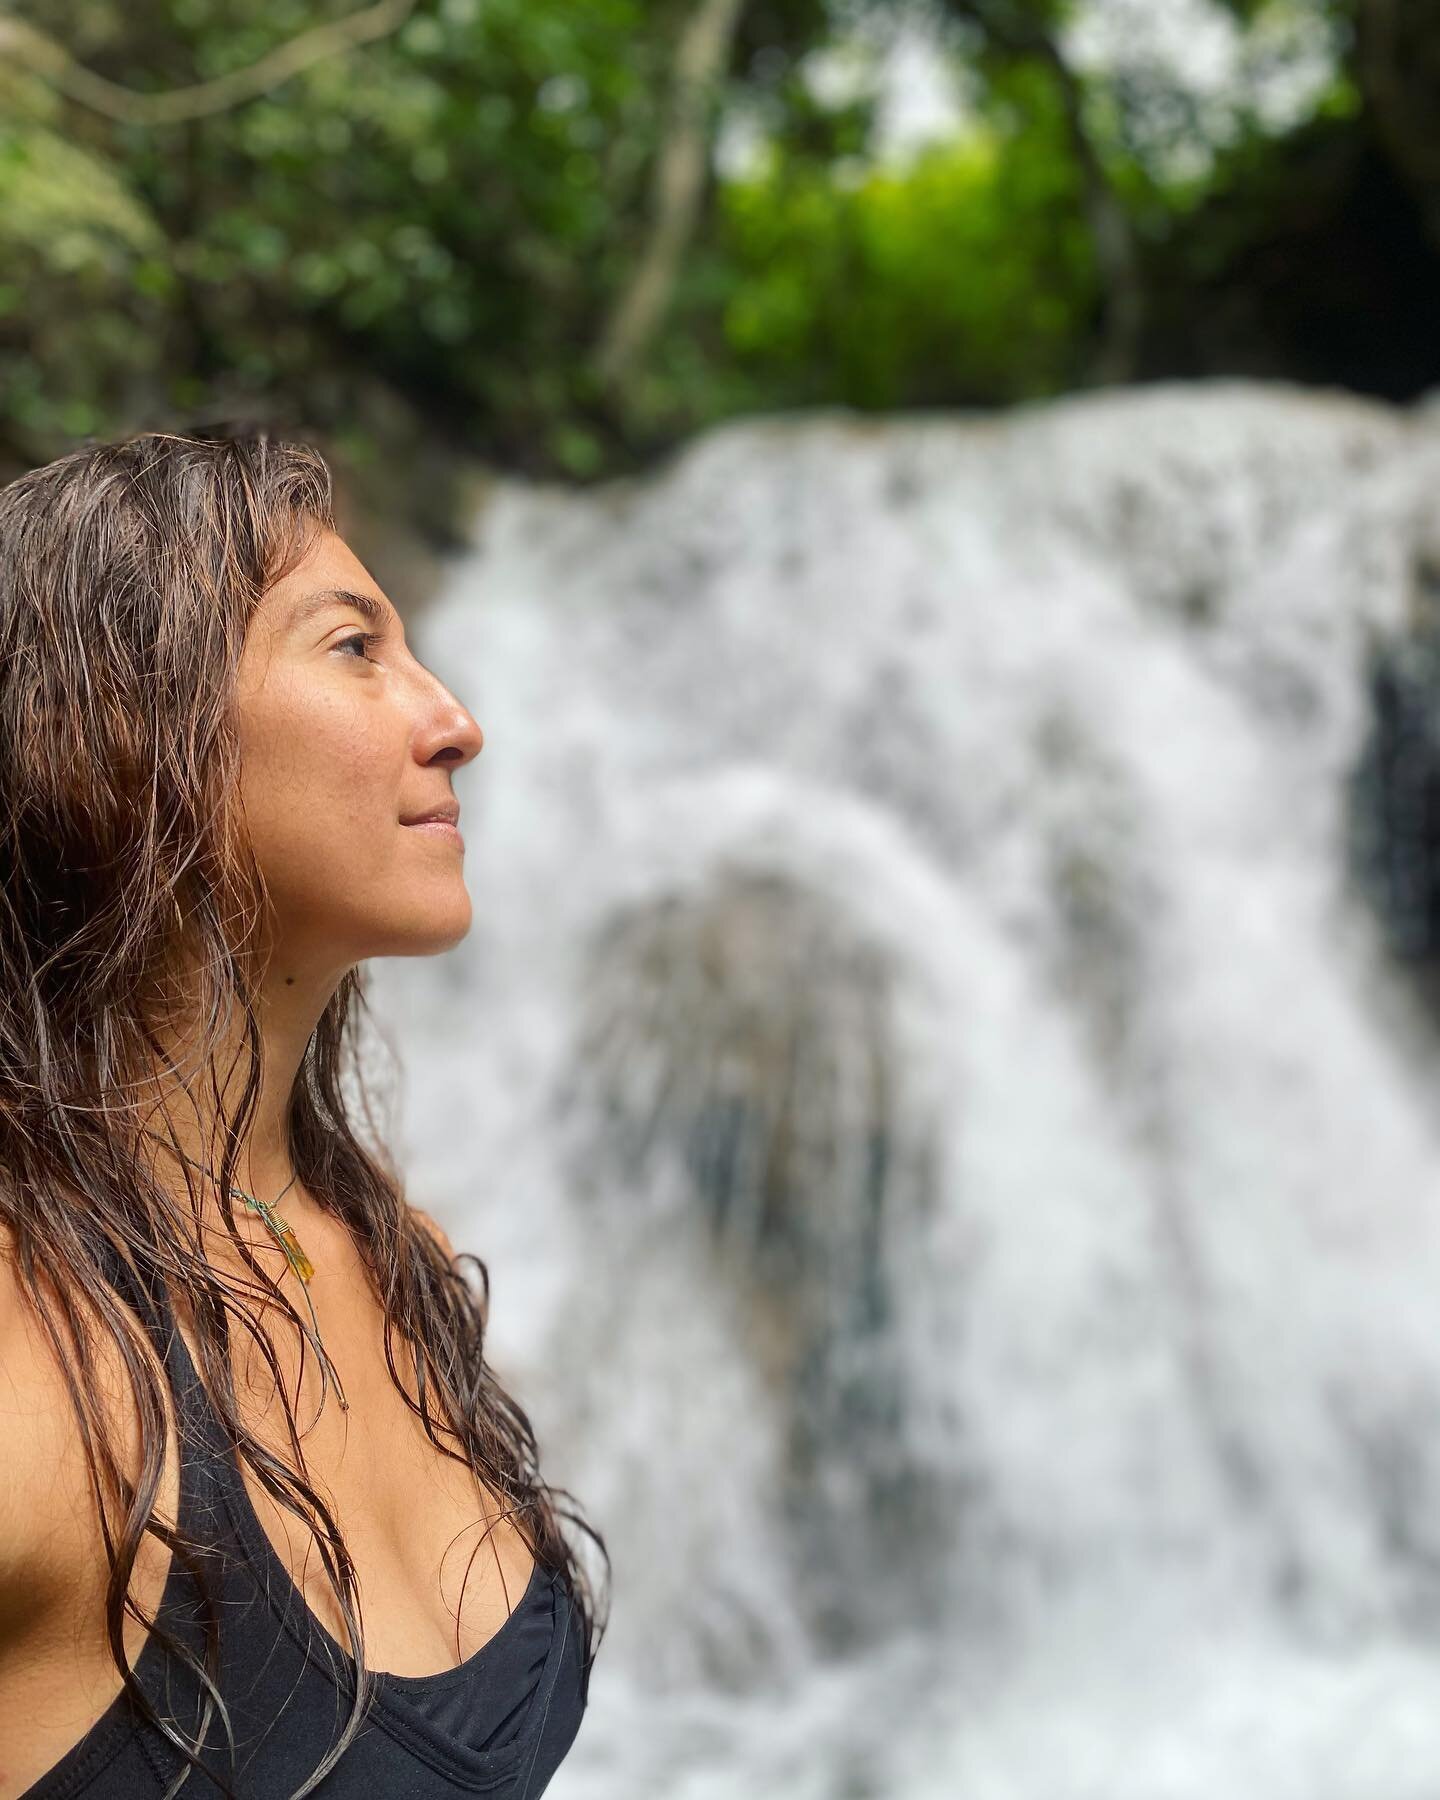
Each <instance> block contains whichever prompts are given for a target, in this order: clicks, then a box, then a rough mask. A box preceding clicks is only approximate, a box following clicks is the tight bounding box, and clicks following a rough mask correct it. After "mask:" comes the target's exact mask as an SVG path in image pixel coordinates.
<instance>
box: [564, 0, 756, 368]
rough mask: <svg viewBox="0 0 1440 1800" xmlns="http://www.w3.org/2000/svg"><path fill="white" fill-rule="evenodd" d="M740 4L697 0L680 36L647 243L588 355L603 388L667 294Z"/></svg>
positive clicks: (691, 216)
mask: <svg viewBox="0 0 1440 1800" xmlns="http://www.w3.org/2000/svg"><path fill="white" fill-rule="evenodd" d="M744 5H745V0H699V4H698V5H697V7H696V9H695V11H694V12H693V13H692V14H691V16H690V20H689V23H688V24H687V25H686V27H685V30H684V32H683V33H682V35H681V38H680V43H679V46H678V48H677V50H676V53H675V83H674V88H673V91H672V93H671V99H670V118H669V123H668V126H667V129H666V132H665V137H664V140H663V142H662V143H661V145H660V151H659V155H658V156H657V158H656V163H655V178H654V182H653V184H652V189H651V207H652V211H651V222H650V230H649V235H648V241H647V242H646V245H645V247H644V249H643V251H642V252H641V255H640V260H639V263H638V265H637V266H636V269H635V273H634V276H633V277H632V279H631V280H630V282H629V283H628V284H627V286H626V287H625V288H624V290H623V291H622V293H621V295H620V298H619V300H618V301H617V302H616V304H615V307H614V309H613V311H612V312H611V314H610V317H609V319H608V321H607V322H606V324H605V327H604V329H603V330H602V331H601V334H600V343H599V347H598V348H597V350H596V352H595V355H594V359H593V362H594V368H595V372H596V374H597V375H598V376H599V378H600V380H601V382H602V383H603V384H604V385H605V386H606V387H609V388H615V387H618V385H619V384H620V382H621V381H623V380H624V378H625V377H626V376H627V375H628V374H629V372H630V371H631V369H632V368H634V366H635V364H636V363H637V362H638V361H639V359H640V357H641V355H642V353H643V352H644V350H645V348H646V346H647V345H648V344H649V342H650V340H651V338H652V337H653V336H654V334H655V332H656V330H657V328H658V327H659V324H660V321H661V319H662V318H663V317H664V314H665V308H666V306H667V305H668V304H669V300H670V296H671V293H672V292H673V291H674V287H675V281H676V278H677V276H678V274H679V271H680V258H681V256H682V255H683V253H684V250H685V246H686V244H687V243H688V242H689V240H690V235H691V233H692V232H693V230H694V228H695V221H696V218H697V216H698V214H699V211H700V201H701V196H702V194H703V193H704V187H705V172H706V165H707V158H708V151H709V147H710V134H709V110H710V108H709V102H710V98H711V91H712V89H713V87H714V84H715V82H716V80H717V78H718V77H719V76H720V75H721V74H722V73H723V72H724V70H725V69H726V68H727V67H728V65H729V60H730V47H731V45H732V44H733V43H734V41H735V32H736V29H737V27H738V26H739V23H740V14H741V12H742V11H743V10H744Z"/></svg>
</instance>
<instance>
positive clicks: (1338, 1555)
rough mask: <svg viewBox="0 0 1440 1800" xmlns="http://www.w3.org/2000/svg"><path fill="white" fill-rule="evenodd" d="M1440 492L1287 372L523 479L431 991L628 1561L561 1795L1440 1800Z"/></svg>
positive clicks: (499, 487)
mask: <svg viewBox="0 0 1440 1800" xmlns="http://www.w3.org/2000/svg"><path fill="white" fill-rule="evenodd" d="M1437 495H1440V413H1432V412H1431V411H1430V410H1428V409H1427V408H1425V407H1423V406H1422V407H1420V408H1417V409H1415V410H1413V411H1409V412H1402V411H1399V410H1395V409H1391V408H1388V407H1384V406H1381V405H1378V404H1372V403H1370V402H1366V401H1362V400H1359V399H1356V398H1352V397H1348V396H1345V395H1341V394H1337V393H1313V392H1304V391H1300V390H1296V389H1292V388H1288V387H1282V386H1270V385H1259V384H1246V383H1221V384H1213V385H1204V386H1198V387H1182V386H1161V387H1154V388H1148V389H1142V390H1136V391H1131V392H1123V393H1115V394H1108V395H1105V396H1099V397H1096V396H1090V397H1084V398H1079V399H1071V400H1066V401H1064V402H1060V403H1055V404H1048V405H1043V406H1034V407H1028V408H1023V409H1020V410H1018V411H1015V412H1012V413H1009V414H1007V415H1004V416H1000V417H992V416H984V417H980V416H967V415H931V416H924V417H914V418H895V419H886V420H872V419H862V418H859V417H856V416H854V415H851V414H848V413H843V412H822V413H812V414H805V415H800V416H794V417H776V418H760V419H754V420H747V421H743V422H740V423H735V424H731V425H728V426H726V427H724V428H721V429H718V430H715V431H712V432H710V433H709V434H707V435H705V436H704V437H702V438H701V439H699V440H698V441H696V442H694V443H691V444H689V445H687V446H686V447H685V448H684V449H683V451H681V452H680V453H679V454H677V455H675V456H674V457H673V458H672V459H671V460H670V461H669V462H668V463H667V464H666V466H664V467H662V468H660V469H659V470H657V471H654V472H652V473H650V474H647V475H646V476H645V477H643V478H636V479H628V480H617V481H613V482H610V483H608V484H606V485H603V486H601V487H598V488H594V489H591V490H589V491H584V492H575V491H568V490H564V489H561V488H558V487H544V486H535V485H530V484H527V483H522V482H519V481H508V480H502V481H500V482H498V483H497V484H496V485H495V486H494V487H493V489H492V490H491V491H490V493H489V495H488V497H487V499H486V502H485V504H484V507H483V509H482V510H481V512H480V513H479V515H478V516H477V519H476V521H475V531H474V542H473V545H472V547H471V548H470V549H469V550H468V551H467V552H466V553H465V554H464V555H463V556H462V557H460V558H459V559H457V560H456V562H455V563H454V565H453V567H452V568H451V569H450V571H449V573H448V577H447V580H446V582H445V585H444V587H443V590H442V592H441V593H440V594H439V596H438V597H437V599H436V600H435V602H434V603H433V604H432V606H431V607H430V608H429V609H428V610H427V612H426V613H425V614H424V615H423V616H422V617H421V618H420V619H419V620H417V621H416V623H415V626H414V627H413V629H412V631H411V634H410V635H411V641H412V643H413V644H414V646H415V648H416V651H417V654H419V655H420V656H421V657H422V658H423V660H424V661H425V662H426V663H427V664H428V666H429V667H431V668H432V669H434V670H435V671H436V673H437V674H439V675H440V676H441V678H442V679H444V680H445V681H446V682H447V683H448V684H449V685H450V686H451V687H452V688H453V689H454V690H455V691H456V693H457V694H458V695H459V696H460V698H461V699H462V700H464V702H465V703H466V705H467V706H469V708H470V710H471V711H472V712H473V713H474V714H475V715H476V717H477V718H478V719H479V720H480V722H481V724H482V726H483V727H484V730H485V734H486V748H485V750H484V752H483V754H482V755H481V757H480V759H479V761H478V762H477V763H476V764H475V765H473V767H472V768H470V769H467V770H466V771H465V772H464V773H463V774H462V775H461V777H460V778H459V781H458V782H457V792H458V794H459V796H460V798H461V802H462V808H463V821H462V828H463V830H464V832H465V835H466V840H467V850H466V859H465V869H466V879H467V885H468V887H469V891H470V894H471V897H472V900H473V904H474V924H473V926H472V929H471V931H470V933H469V935H468V937H467V938H466V939H465V940H464V941H463V942H462V943H461V944H460V945H459V946H458V947H456V948H455V949H454V950H452V951H450V952H449V953H447V954H446V955H444V956H442V957H439V958H434V959H424V960H421V959H409V960H405V961H400V962H389V963H383V964H377V965H375V966H374V968H373V970H372V974H371V979H372V993H373V995H374V1004H375V1009H376V1011H377V1013H379V1014H382V1015H383V1017H384V1019H385V1021H386V1027H387V1030H388V1031H389V1033H390V1036H391V1037H392V1039H393V1041H394V1042H395V1044H396V1046H397V1048H398V1051H399V1053H400V1058H401V1063H402V1067H403V1075H402V1078H401V1079H402V1087H401V1104H400V1107H399V1111H398V1118H399V1122H400V1129H399V1131H398V1133H397V1139H398V1149H399V1152H400V1154H401V1156H402V1159H403V1165H404V1166H405V1167H406V1168H407V1170H408V1171H409V1177H410V1183H411V1195H412V1198H414V1199H415V1200H416V1201H417V1203H420V1204H424V1205H426V1206H427V1207H429V1208H430V1209H431V1210H433V1211H434V1212H435V1213H436V1215H437V1216H438V1217H439V1218H440V1219H441V1221H442V1223H444V1224H445V1226H446V1228H447V1229H448V1230H449V1231H450V1233H451V1236H452V1237H453V1238H454V1240H455V1242H456V1246H457V1248H458V1249H460V1250H462V1251H463V1250H470V1251H473V1252H474V1253H475V1254H477V1255H479V1256H480V1257H482V1258H483V1259H484V1261H485V1262H486V1264H487V1267H488V1269H489V1271H490V1275H491V1280H492V1301H491V1322H490V1336H489V1340H488V1344H489V1349H488V1354H489V1356H490V1358H491V1361H492V1362H493V1363H494V1365H495V1367H496V1369H497V1372H498V1373H499V1374H500V1375H501V1378H502V1379H503V1380H505V1381H506V1382H507V1384H509V1385H511V1386H512V1388H513V1389H514V1390H515V1391H516V1392H517V1393H518V1394H519V1396H520V1398H521V1401H522V1404H524V1405H525V1406H526V1408H527V1411H528V1412H529V1414H530V1416H531V1419H532V1421H533V1422H534V1424H535V1428H536V1431H537V1434H538V1436H539V1439H540V1446H541V1454H542V1469H543V1470H544V1472H545V1474H546V1476H547V1478H548V1479H549V1480H550V1481H551V1482H552V1483H555V1484H557V1485H560V1486H563V1487H565V1488H567V1489H569V1490H570V1491H571V1492H572V1493H573V1494H574V1495H575V1496H576V1497H577V1499H578V1500H579V1501H580V1503H581V1504H582V1506H583V1507H584V1509H585V1512H586V1514H587V1516H588V1517H590V1518H591V1519H592V1520H593V1522H594V1523H595V1524H596V1525H598V1526H599V1528H600V1529H601V1530H602V1532H603V1533H604V1534H605V1537H606V1540H607V1542H608V1544H609V1547H610V1550H611V1554H612V1556H613V1559H614V1569H613V1580H614V1586H613V1590H612V1605H613V1612H612V1618H611V1625H610V1631H609V1634H608V1636H607V1639H606V1641H605V1643H604V1644H603V1645H602V1647H601V1651H600V1657H599V1660H598V1662H597V1665H596V1670H595V1676H594V1680H593V1683H592V1687H591V1700H590V1710H589V1714H588V1715H587V1719H586V1722H585V1725H584V1727H583V1728H582V1731H581V1734H580V1737H579V1739H578V1740H577V1743H576V1746H575V1748H574V1750H573V1752H572V1754H571V1757H570V1759H569V1760H568V1761H567V1763H566V1765H565V1767H564V1768H563V1769H562V1770H561V1772H560V1774H559V1775H558V1776H557V1777H556V1779H555V1782H554V1784H553V1789H552V1791H553V1792H554V1793H555V1795H556V1796H557V1800H620V1797H621V1796H624V1797H625V1800H637V1797H640V1796H656V1797H657V1800H658V1797H661V1796H663V1797H664V1800H722V1797H723V1800H730V1797H731V1796H735V1797H736V1800H738V1797H740V1796H746V1797H747V1800H749V1797H753V1796H775V1797H776V1800H780V1797H782V1796H783V1800H865V1797H867V1796H876V1797H879V1796H884V1797H886V1800H890V1797H894V1800H941V1797H944V1800H1162V1796H1163V1797H1164V1800H1217V1797H1219V1796H1223V1797H1224V1800H1411V1797H1412V1796H1413V1797H1414V1800H1420V1797H1421V1796H1425V1797H1426V1800H1429V1797H1430V1796H1433V1795H1434V1793H1435V1792H1437V1791H1440V1704H1437V1699H1440V1030H1437V1027H1436V1023H1435V1012H1436V1009H1435V1007H1434V1006H1433V1005H1432V1004H1431V1003H1430V1002H1429V1000H1428V998H1427V985H1426V981H1427V977H1428V976H1429V975H1430V973H1431V963H1430V961H1429V956H1428V951H1429V945H1428V942H1427V941H1425V940H1424V939H1423V934H1422V935H1421V936H1420V937H1417V936H1416V935H1415V933H1414V931H1413V930H1412V931H1411V933H1410V935H1409V937H1407V938H1405V940H1404V943H1403V945H1402V943H1401V936H1400V934H1398V933H1397V930H1396V929H1395V928H1394V926H1395V920H1396V919H1397V918H1400V917H1401V916H1402V915H1403V916H1404V917H1406V918H1408V919H1410V921H1411V924H1412V926H1413V924H1414V921H1415V919H1416V918H1417V917H1422V916H1423V915H1424V905H1423V902H1424V899H1425V894H1424V893H1421V894H1420V896H1419V899H1418V901H1417V899H1416V890H1415V885H1414V882H1413V881H1412V882H1411V885H1410V887H1409V888H1405V887H1404V880H1403V879H1402V877H1403V876H1404V871H1405V870H1406V869H1408V868H1411V866H1412V865H1411V863H1410V862H1409V861H1407V860H1406V859H1405V858H1404V857H1400V858H1398V859H1396V858H1394V857H1391V859H1390V860H1389V861H1388V862H1387V861H1386V854H1385V853H1386V851H1387V850H1393V849H1394V848H1395V845H1396V842H1397V839H1396V835H1395V834H1396V833H1397V832H1400V831H1401V826H1402V824H1403V819H1404V818H1405V817H1409V816H1410V814H1409V813H1406V811H1405V807H1404V806H1403V805H1401V804H1400V801H1401V800H1402V799H1403V798H1404V796H1405V795H1410V796H1411V797H1412V799H1413V798H1414V797H1415V796H1417V795H1418V796H1419V797H1420V799H1419V801H1417V802H1416V803H1417V804H1420V803H1422V802H1423V799H1424V796H1425V794H1426V793H1427V792H1428V791H1429V790H1428V789H1427V788H1426V786H1425V781H1424V776H1425V771H1426V767H1427V766H1428V765H1424V764H1423V763H1420V764H1417V762H1416V757H1417V756H1419V755H1420V754H1421V750H1415V751H1413V753H1412V752H1405V751H1404V746H1403V745H1402V746H1401V752H1403V753H1396V754H1392V755H1390V756H1389V758H1388V760H1387V759H1385V758H1382V757H1380V756H1379V755H1378V754H1377V750H1376V744H1377V737H1376V733H1377V704H1376V693H1377V691H1379V690H1377V687H1376V679H1375V670H1376V668H1377V666H1379V665H1378V664H1377V660H1376V659H1377V658H1378V659H1381V660H1382V662H1383V660H1384V659H1387V658H1388V659H1390V661H1391V663H1393V666H1394V668H1396V669H1400V670H1403V669H1406V668H1413V653H1414V652H1415V646H1416V644H1417V643H1421V642H1423V641H1427V640H1425V633H1426V631H1427V630H1428V629H1429V626H1430V623H1431V621H1430V617H1429V612H1428V611H1427V607H1428V606H1429V605H1430V599H1431V589H1432V587H1440V582H1437V581H1435V580H1434V579H1433V578H1432V577H1431V576H1430V575H1429V573H1428V571H1429V570H1431V569H1432V568H1440V549H1437V547H1440V502H1437ZM1407 654H1410V655H1411V661H1410V662H1408V663H1407V662H1406V660H1405V658H1406V655H1407ZM1418 691H1419V692H1420V696H1421V697H1420V699H1419V700H1418V701H1417V700H1416V699H1415V695H1416V692H1417V690H1416V689H1415V687H1414V685H1413V683H1412V686H1411V687H1410V688H1409V689H1407V690H1406V692H1407V693H1408V694H1409V695H1410V697H1411V709H1410V715H1409V716H1410V717H1411V718H1412V719H1414V720H1415V721H1417V722H1419V723H1418V724H1417V729H1419V728H1420V725H1423V722H1424V720H1425V718H1426V707H1425V704H1424V690H1423V688H1422V689H1421V690H1418ZM1434 696H1435V700H1434V704H1435V708H1436V710H1435V711H1434V713H1433V717H1434V718H1435V719H1437V720H1440V684H1437V686H1436V688H1435V690H1434ZM1430 729H1431V730H1432V731H1435V728H1434V727H1430ZM1421 735H1422V736H1423V731H1422V733H1421ZM1435 736H1436V739H1437V742H1440V731H1435ZM1421 749H1423V745H1422V746H1421ZM1391 750H1392V751H1393V750H1394V745H1393V744H1392V745H1391ZM1367 758H1368V761H1367ZM1436 762H1437V765H1440V753H1437V757H1436ZM1367 769H1368V771H1369V774H1368V778H1367V776H1366V771H1367ZM1417 769H1418V771H1419V776H1418V778H1417ZM1397 770H1398V771H1400V773H1399V774H1396V773H1395V771H1397ZM1407 772H1408V773H1407ZM1402 778H1403V779H1402ZM1404 780H1408V783H1409V785H1408V786H1406V785H1404ZM1367 781H1368V785H1367ZM1396 781H1400V782H1401V786H1400V787H1396V786H1395V785H1394V784H1395V782H1396ZM1437 792H1440V786H1437ZM1386 796H1391V797H1394V796H1399V798H1397V799H1396V800H1395V804H1394V805H1390V806H1387V805H1386V804H1384V802H1385V801H1386ZM1413 811H1414V807H1413V806H1412V807H1411V812H1413ZM1436 817H1437V824H1440V801H1437V813H1436ZM1397 821H1401V823H1397ZM1422 825H1423V821H1422ZM1415 842H1416V844H1417V845H1418V846H1420V847H1421V848H1423V830H1419V831H1417V836H1416V840H1415ZM1416 854H1417V855H1418V854H1419V850H1418V849H1417V851H1416ZM1417 866H1418V865H1417ZM1363 868H1368V869H1369V870H1370V871H1371V875H1372V877H1373V875H1374V871H1375V870H1376V869H1381V870H1382V871H1383V870H1385V869H1389V870H1390V886H1389V887H1388V888H1386V887H1384V886H1383V884H1382V886H1381V887H1379V888H1377V887H1376V886H1375V885H1374V883H1373V879H1372V881H1371V884H1370V885H1368V886H1367V884H1366V881H1365V880H1363V879H1362V878H1361V873H1359V872H1357V871H1361V870H1362V869H1363ZM1402 889H1404V893H1402V891H1401V890H1402ZM1405 894H1408V895H1409V899H1408V900H1406V901H1405V905H1408V907H1409V911H1408V913H1407V912H1404V907H1403V906H1402V905H1401V901H1402V900H1404V895H1405ZM1387 895H1388V897H1389V902H1391V903H1392V904H1390V905H1389V910H1388V911H1387ZM1397 895H1399V896H1400V898H1399V899H1397V898H1396V896H1397ZM1417 907H1418V911H1417ZM582 1550H583V1544H582ZM592 1566H595V1565H592ZM596 1573H597V1578H598V1576H599V1570H598V1567H597V1569H596Z"/></svg>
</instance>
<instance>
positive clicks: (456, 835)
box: [401, 819, 465, 850]
mask: <svg viewBox="0 0 1440 1800" xmlns="http://www.w3.org/2000/svg"><path fill="white" fill-rule="evenodd" d="M401 823H402V824H403V825H404V826H405V829H406V830H407V831H424V832H427V833H431V834H433V835H434V836H435V837H442V838H448V839H449V840H450V841H451V843H454V844H458V845H459V846H460V848H461V849H462V850H463V849H464V848H465V840H464V838H463V837H461V835H460V828H459V826H457V825H452V824H451V823H450V821H449V820H448V819H411V820H408V821H406V820H402V821H401Z"/></svg>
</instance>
